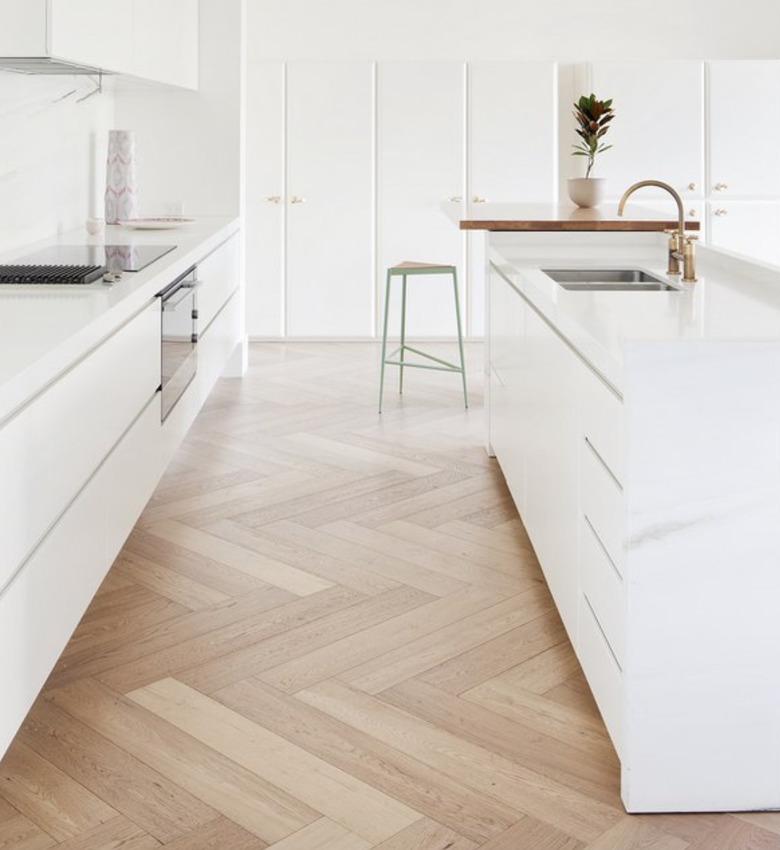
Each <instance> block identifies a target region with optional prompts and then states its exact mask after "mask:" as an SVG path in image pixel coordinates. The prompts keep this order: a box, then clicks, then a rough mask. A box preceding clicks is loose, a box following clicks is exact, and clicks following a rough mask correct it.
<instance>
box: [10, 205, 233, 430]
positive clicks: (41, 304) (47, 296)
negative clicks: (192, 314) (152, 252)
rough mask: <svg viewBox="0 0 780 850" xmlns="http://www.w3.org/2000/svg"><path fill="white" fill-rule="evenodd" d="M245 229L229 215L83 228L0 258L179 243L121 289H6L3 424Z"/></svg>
mask: <svg viewBox="0 0 780 850" xmlns="http://www.w3.org/2000/svg"><path fill="white" fill-rule="evenodd" d="M238 229H239V221H238V219H235V218H228V217H209V218H199V219H198V220H197V221H195V222H193V223H192V224H188V225H187V226H186V227H184V228H181V229H179V230H164V231H134V230H128V229H126V228H122V227H118V226H115V227H107V228H106V233H105V236H101V237H94V236H89V235H88V234H87V233H86V231H85V230H75V231H71V232H68V233H65V234H63V235H62V236H59V237H56V238H53V239H48V240H45V241H42V242H38V243H36V244H34V245H28V246H25V247H24V248H21V249H17V250H15V251H13V252H10V253H6V254H3V255H0V262H2V263H13V262H14V261H15V260H16V259H17V258H19V257H22V256H24V255H26V254H29V253H31V252H33V251H36V250H39V249H41V248H45V247H48V246H51V245H58V244H60V245H103V244H115V245H133V244H136V245H176V246H177V248H176V250H175V251H172V252H171V253H169V254H167V255H165V256H164V257H162V258H161V259H160V260H158V261H157V262H155V263H153V264H152V265H151V266H149V267H147V268H146V269H144V270H143V271H141V272H137V273H127V274H125V275H124V276H123V279H122V280H121V281H120V282H119V283H116V284H113V285H110V286H109V285H106V284H104V283H102V282H97V283H94V284H91V285H89V286H45V287H44V286H32V285H30V286H15V285H12V286H0V423H1V422H2V421H3V420H4V419H6V418H7V417H8V416H10V415H11V414H12V413H13V412H14V411H15V410H17V409H18V408H19V407H20V406H21V405H23V404H24V403H25V402H26V401H27V400H29V399H30V398H32V397H33V396H35V395H36V394H37V393H39V392H40V391H41V390H42V389H43V388H44V387H46V386H47V385H48V384H49V383H51V382H52V381H53V380H55V379H56V378H57V377H58V376H59V375H61V374H62V373H63V372H64V371H66V370H67V369H68V368H70V366H72V365H73V364H74V363H76V362H77V361H78V360H79V359H80V358H81V357H83V356H84V355H85V354H86V353H87V352H88V351H89V350H90V349H91V348H93V347H94V346H95V345H97V344H98V343H100V342H101V341H102V340H103V339H105V338H106V337H107V336H108V335H110V334H111V333H112V332H113V331H114V330H115V329H116V328H118V327H119V326H121V325H122V324H123V323H124V322H125V321H127V320H128V319H129V318H130V317H132V316H133V315H135V314H136V313H137V312H138V311H139V310H140V309H142V308H143V306H144V305H145V304H148V303H149V301H150V300H151V299H152V298H154V296H155V295H156V294H157V293H158V292H159V291H160V290H161V289H162V288H163V287H164V286H165V285H166V284H167V283H169V282H170V281H171V280H173V279H174V278H176V277H177V276H178V275H179V274H182V273H184V272H186V271H187V269H188V268H190V266H192V265H193V264H194V263H196V262H197V261H199V260H200V259H202V258H203V257H204V256H205V255H207V254H209V253H210V252H211V251H213V250H214V249H215V248H217V247H218V246H219V245H221V244H222V243H223V242H225V241H226V240H227V239H228V238H229V237H230V236H232V235H233V234H234V233H236V232H237V231H238Z"/></svg>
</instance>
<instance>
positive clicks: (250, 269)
mask: <svg viewBox="0 0 780 850" xmlns="http://www.w3.org/2000/svg"><path fill="white" fill-rule="evenodd" d="M246 86H247V103H248V108H247V125H246V147H247V151H248V152H249V153H248V156H247V158H246V230H245V233H246V243H247V249H248V262H247V267H246V313H247V333H248V334H249V335H250V336H251V337H282V336H284V334H285V319H284V261H285V252H284V241H285V233H284V230H285V221H286V211H287V204H286V193H285V67H284V64H283V63H281V62H257V63H255V62H251V63H249V65H248V66H247V80H246Z"/></svg>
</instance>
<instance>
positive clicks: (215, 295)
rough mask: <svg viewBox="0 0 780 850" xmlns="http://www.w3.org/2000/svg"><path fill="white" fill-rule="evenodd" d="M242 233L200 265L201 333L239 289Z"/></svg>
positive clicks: (199, 320) (199, 303)
mask: <svg viewBox="0 0 780 850" xmlns="http://www.w3.org/2000/svg"><path fill="white" fill-rule="evenodd" d="M239 244H240V243H239V234H236V235H235V236H232V237H231V238H230V239H229V240H228V241H227V242H225V244H224V245H220V247H219V248H217V250H216V251H214V252H213V253H212V254H209V256H208V257H206V259H205V260H203V261H202V262H200V263H198V280H200V283H201V286H200V289H199V290H198V326H199V328H200V331H201V333H202V332H203V331H204V330H205V329H206V328H207V327H208V326H209V325H210V324H211V322H212V321H213V320H214V316H216V315H217V313H219V311H220V310H221V309H222V307H223V306H224V304H225V302H226V301H227V300H228V298H230V296H231V295H232V294H233V293H234V292H235V291H236V289H238V286H239V284H240V282H241V275H240V268H241V266H240V253H239Z"/></svg>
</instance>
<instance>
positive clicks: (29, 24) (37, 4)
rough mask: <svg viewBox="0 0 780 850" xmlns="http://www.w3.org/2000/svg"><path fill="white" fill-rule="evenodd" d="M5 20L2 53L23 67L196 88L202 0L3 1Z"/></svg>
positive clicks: (1, 17)
mask: <svg viewBox="0 0 780 850" xmlns="http://www.w3.org/2000/svg"><path fill="white" fill-rule="evenodd" d="M0 21H1V22H2V25H1V26H0V57H4V58H6V59H11V58H16V59H17V60H21V61H18V62H17V63H16V65H17V66H19V65H21V64H26V67H34V68H35V69H36V70H38V72H45V71H46V70H51V67H50V66H51V63H56V62H63V63H68V64H69V65H78V66H82V67H85V68H88V69H96V70H102V71H106V72H109V73H115V74H128V75H131V76H135V77H141V78H144V79H147V80H152V81H154V82H161V83H167V84H169V85H176V86H181V87H185V88H193V89H194V88H197V86H198V35H199V34H198V0H164V2H160V0H0ZM29 60H44V61H43V62H41V61H38V62H37V63H34V64H31V63H30V61H29ZM47 63H48V66H49V67H47Z"/></svg>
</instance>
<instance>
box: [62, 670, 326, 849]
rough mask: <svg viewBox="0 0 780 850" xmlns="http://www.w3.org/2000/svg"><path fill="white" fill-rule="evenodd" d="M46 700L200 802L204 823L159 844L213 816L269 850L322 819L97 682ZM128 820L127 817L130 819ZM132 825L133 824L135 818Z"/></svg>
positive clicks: (191, 820)
mask: <svg viewBox="0 0 780 850" xmlns="http://www.w3.org/2000/svg"><path fill="white" fill-rule="evenodd" d="M50 699H51V700H52V701H54V702H56V704H57V705H58V706H61V707H62V708H64V709H65V710H66V711H67V712H68V713H69V714H71V715H73V716H78V718H79V720H80V721H82V722H83V724H84V726H83V727H82V728H84V727H86V726H87V725H88V726H89V727H90V728H92V729H95V730H97V731H98V732H100V733H101V734H102V735H104V736H105V737H106V738H107V739H110V740H111V741H112V742H113V743H114V744H115V745H117V746H120V747H122V748H123V749H124V750H127V751H128V752H132V753H133V754H134V755H135V756H136V757H137V758H139V759H141V760H143V762H144V763H145V764H146V765H149V766H150V768H153V769H154V771H156V773H157V774H158V775H159V776H160V778H162V777H165V780H167V781H163V782H162V783H160V784H161V787H162V789H165V786H166V785H167V784H168V783H174V782H175V783H176V784H177V785H178V786H180V787H181V788H182V789H184V790H183V791H182V793H184V792H186V793H187V795H192V797H193V798H198V799H199V800H202V801H203V803H202V804H201V805H200V809H201V810H202V811H203V815H202V816H200V817H199V818H198V819H197V820H195V819H194V818H192V817H190V818H188V819H187V820H186V821H185V824H184V828H182V829H180V830H178V832H177V834H176V835H174V836H169V837H161V836H159V835H158V836H157V837H159V838H161V840H163V843H166V841H169V840H171V838H179V837H181V836H182V835H184V834H186V833H188V832H191V831H192V830H194V829H195V828H197V827H200V826H203V825H204V824H206V823H208V822H209V821H212V820H214V818H215V817H216V816H217V814H218V813H220V814H222V815H224V816H225V817H226V818H228V819H229V820H232V821H235V822H236V823H237V824H239V825H240V826H243V827H244V829H246V830H248V831H249V832H252V833H253V834H255V835H257V836H258V837H259V838H262V839H263V840H265V841H266V842H267V843H272V842H274V841H278V840H280V839H282V838H286V837H287V836H288V835H291V834H292V833H293V832H297V830H299V829H300V828H301V827H303V826H306V825H307V824H309V823H312V822H313V821H315V820H316V819H317V818H318V817H319V816H320V813H319V812H317V811H315V810H313V809H311V808H310V807H309V806H307V805H306V804H305V803H304V802H303V801H301V800H299V799H297V798H295V797H292V796H290V795H288V794H286V793H285V792H284V791H283V790H282V789H280V788H278V787H276V786H275V785H273V784H272V783H270V782H267V781H266V780H264V779H263V778H262V777H260V776H258V775H257V774H255V773H253V772H251V771H248V770H245V769H244V768H242V767H241V766H240V765H239V764H238V763H236V762H234V761H232V760H231V759H229V758H227V757H225V756H224V755H222V754H221V753H219V752H218V751H216V750H214V749H212V748H211V747H208V746H206V745H204V744H202V743H201V742H199V741H197V740H196V739H195V738H193V737H192V736H190V735H187V734H186V733H185V732H183V731H182V730H181V729H179V728H178V727H177V726H176V725H174V724H170V723H167V722H165V721H164V720H162V719H161V718H159V717H158V716H157V715H155V714H154V713H152V712H150V711H147V710H145V709H144V708H142V707H141V706H140V705H138V704H137V703H135V702H133V701H132V700H128V699H126V698H125V697H122V696H120V695H118V694H114V693H112V692H111V691H110V690H109V689H108V688H106V687H104V686H102V685H100V684H99V683H97V682H93V681H90V680H84V681H81V682H77V683H75V684H73V685H69V686H68V687H66V688H63V689H61V690H58V691H56V692H53V693H52V694H51V696H50ZM64 713H65V712H64V711H62V712H61V714H64ZM134 790H136V789H134ZM117 791H118V792H119V791H121V788H119V789H117ZM136 793H137V796H138V797H139V803H140V804H143V800H144V797H145V792H144V789H142V788H138V789H137V791H136ZM125 814H127V815H128V817H131V814H130V813H129V812H125ZM206 814H208V816H206ZM131 819H134V820H136V822H138V818H137V816H136V817H135V818H132V817H131ZM139 825H142V824H140V823H139ZM148 831H149V832H152V834H155V833H154V831H153V830H151V829H150V830H148Z"/></svg>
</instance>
